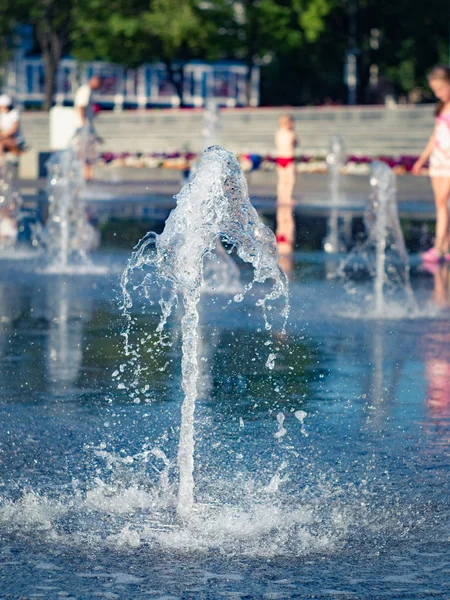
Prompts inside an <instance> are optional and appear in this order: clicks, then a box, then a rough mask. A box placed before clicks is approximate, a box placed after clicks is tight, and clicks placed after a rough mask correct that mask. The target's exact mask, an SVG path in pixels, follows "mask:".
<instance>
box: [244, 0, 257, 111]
mask: <svg viewBox="0 0 450 600" xmlns="http://www.w3.org/2000/svg"><path fill="white" fill-rule="evenodd" d="M258 10H259V7H258V5H257V4H256V2H255V1H254V0H247V3H246V19H247V60H246V62H247V73H246V77H245V96H246V98H245V103H246V105H247V106H250V100H251V97H252V74H253V67H254V66H255V54H256V52H257V49H258V38H259V24H258V14H257V12H258Z"/></svg>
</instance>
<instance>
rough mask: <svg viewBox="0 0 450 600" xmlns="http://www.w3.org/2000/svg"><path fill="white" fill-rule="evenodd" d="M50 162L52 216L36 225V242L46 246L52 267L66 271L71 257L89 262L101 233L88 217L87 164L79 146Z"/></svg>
mask: <svg viewBox="0 0 450 600" xmlns="http://www.w3.org/2000/svg"><path fill="white" fill-rule="evenodd" d="M46 166H47V172H48V177H47V193H48V217H47V221H46V224H45V226H40V227H36V228H35V231H34V239H33V244H34V245H36V246H39V247H41V248H43V249H44V250H45V252H46V255H47V262H48V266H49V268H50V269H51V270H54V271H57V272H64V271H66V270H67V269H68V268H69V263H70V262H71V261H72V262H75V263H78V264H80V263H81V264H83V263H84V264H85V263H87V262H88V258H87V252H88V251H89V250H90V249H91V248H92V247H95V245H96V242H97V239H96V235H97V234H96V231H95V230H94V228H93V227H92V226H91V225H90V224H89V223H88V221H87V219H86V209H85V204H84V199H83V192H84V178H83V165H82V162H81V160H80V159H79V157H78V156H77V153H76V152H75V150H74V149H72V148H69V149H67V150H61V151H58V152H55V153H54V154H52V156H51V157H50V159H49V160H48V161H47V165H46Z"/></svg>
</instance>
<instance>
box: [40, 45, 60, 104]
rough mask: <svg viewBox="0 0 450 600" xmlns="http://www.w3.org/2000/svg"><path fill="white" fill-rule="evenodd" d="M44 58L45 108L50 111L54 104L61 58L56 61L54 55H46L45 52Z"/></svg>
mask: <svg viewBox="0 0 450 600" xmlns="http://www.w3.org/2000/svg"><path fill="white" fill-rule="evenodd" d="M43 59H44V77H45V84H44V104H43V109H44V110H46V111H49V110H50V109H51V107H52V105H53V96H54V94H55V86H56V73H57V71H58V64H59V60H58V61H55V60H53V57H51V56H45V54H43Z"/></svg>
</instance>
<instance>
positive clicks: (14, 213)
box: [0, 166, 22, 249]
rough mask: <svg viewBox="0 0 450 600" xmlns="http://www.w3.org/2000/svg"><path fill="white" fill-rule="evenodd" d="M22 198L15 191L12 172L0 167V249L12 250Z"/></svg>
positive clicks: (17, 230)
mask: <svg viewBox="0 0 450 600" xmlns="http://www.w3.org/2000/svg"><path fill="white" fill-rule="evenodd" d="M21 208H22V198H21V196H20V194H19V192H18V191H17V189H16V187H15V185H14V181H13V176H12V172H11V171H10V170H8V169H7V168H6V167H5V166H1V167H0V248H2V249H3V248H12V247H13V246H14V245H15V243H16V241H17V235H18V233H19V227H18V221H19V214H20V209H21Z"/></svg>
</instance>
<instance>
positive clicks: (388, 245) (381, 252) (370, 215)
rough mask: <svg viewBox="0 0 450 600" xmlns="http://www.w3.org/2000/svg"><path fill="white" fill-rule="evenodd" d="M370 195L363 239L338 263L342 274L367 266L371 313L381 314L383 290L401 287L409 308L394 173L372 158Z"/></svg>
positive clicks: (406, 263) (410, 297) (411, 300)
mask: <svg viewBox="0 0 450 600" xmlns="http://www.w3.org/2000/svg"><path fill="white" fill-rule="evenodd" d="M370 185H371V195H370V199H369V202H368V203H367V206H366V210H365V213H364V226H365V229H366V240H365V241H364V242H363V243H362V244H359V245H357V246H356V247H355V248H354V249H353V250H352V252H351V253H350V254H349V256H348V257H347V258H346V259H345V260H344V261H343V263H342V264H341V265H340V268H339V271H340V274H341V275H343V274H344V273H345V272H348V271H349V270H350V269H352V270H354V271H355V270H359V269H366V270H367V271H368V273H369V275H370V276H371V278H372V279H373V291H374V315H375V316H380V317H382V316H384V315H385V312H386V310H385V309H386V292H387V291H388V290H389V289H390V290H396V291H397V290H401V291H402V292H403V294H404V296H405V297H406V302H407V306H408V309H409V310H411V309H415V308H416V303H415V300H414V294H413V291H412V288H411V284H410V275H409V258H408V252H407V250H406V246H405V240H404V238H403V233H402V230H401V227H400V221H399V217H398V209H397V185H396V178H395V173H394V172H393V171H392V169H390V168H389V167H388V165H386V164H385V163H383V162H380V161H374V162H373V163H372V166H371V175H370Z"/></svg>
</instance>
